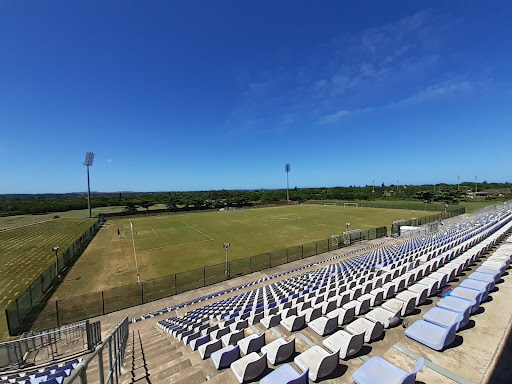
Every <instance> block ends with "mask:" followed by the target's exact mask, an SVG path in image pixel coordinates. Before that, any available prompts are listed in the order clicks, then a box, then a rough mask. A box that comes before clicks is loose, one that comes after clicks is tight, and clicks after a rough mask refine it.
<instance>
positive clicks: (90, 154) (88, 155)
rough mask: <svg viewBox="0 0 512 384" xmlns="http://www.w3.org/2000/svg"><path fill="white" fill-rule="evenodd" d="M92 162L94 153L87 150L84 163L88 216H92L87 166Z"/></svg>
mask: <svg viewBox="0 0 512 384" xmlns="http://www.w3.org/2000/svg"><path fill="white" fill-rule="evenodd" d="M93 163H94V153H93V152H87V153H86V154H85V161H84V165H85V166H86V167H87V208H89V217H91V218H92V213H91V179H90V178H89V167H92V164H93Z"/></svg>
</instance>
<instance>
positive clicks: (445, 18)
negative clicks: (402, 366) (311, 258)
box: [0, 0, 512, 193]
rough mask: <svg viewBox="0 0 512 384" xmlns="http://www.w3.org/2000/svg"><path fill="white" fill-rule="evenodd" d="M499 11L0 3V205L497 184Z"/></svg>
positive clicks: (396, 5) (506, 26)
mask: <svg viewBox="0 0 512 384" xmlns="http://www.w3.org/2000/svg"><path fill="white" fill-rule="evenodd" d="M511 18H512V3H510V2H509V1H492V2H483V1H482V2H479V1H450V2H445V1H440V2H437V1H429V2H424V1H410V0H409V1H393V2H388V1H296V0H294V1H245V0H244V1H220V0H219V1H205V0H203V1H195V0H187V1H78V0H76V1H67V0H62V1H55V0H54V1H52V0H47V1H23V0H21V1H20V0H15V1H11V0H2V1H1V2H0V180H1V181H0V193H40V192H41V193H42V192H72V191H83V190H85V189H86V173H85V172H86V171H85V167H84V166H83V165H82V162H83V159H84V156H85V152H87V151H93V152H95V153H96V161H95V164H94V166H93V167H92V168H91V179H92V189H93V190H96V191H119V190H134V191H167V190H209V189H222V188H225V189H234V188H241V189H245V188H280V187H283V186H285V185H286V175H285V172H284V164H285V163H291V173H290V185H291V186H298V187H310V186H311V187H314V186H336V185H345V186H348V185H366V184H368V185H370V184H371V183H372V180H375V183H376V184H381V183H382V182H384V183H386V184H388V183H396V181H397V180H399V183H400V184H418V183H438V182H448V183H456V182H457V175H458V174H459V175H460V176H461V180H467V181H474V178H475V176H478V179H479V180H480V181H483V180H487V181H489V182H491V181H502V182H505V181H512V177H510V171H511V167H510V159H509V157H510V146H511V142H512V140H511V139H512V129H511V127H512V126H511V122H512V116H511V112H512V107H511V106H512V71H511V70H510V68H512V50H511V49H510V46H511V43H510V37H511V36H512V23H510V20H511Z"/></svg>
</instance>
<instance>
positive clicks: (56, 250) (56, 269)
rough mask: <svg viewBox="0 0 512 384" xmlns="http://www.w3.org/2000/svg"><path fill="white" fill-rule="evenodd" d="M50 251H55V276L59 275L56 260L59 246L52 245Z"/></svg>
mask: <svg viewBox="0 0 512 384" xmlns="http://www.w3.org/2000/svg"><path fill="white" fill-rule="evenodd" d="M52 251H53V252H55V276H56V277H60V276H59V262H58V260H59V259H58V253H59V247H53V248H52Z"/></svg>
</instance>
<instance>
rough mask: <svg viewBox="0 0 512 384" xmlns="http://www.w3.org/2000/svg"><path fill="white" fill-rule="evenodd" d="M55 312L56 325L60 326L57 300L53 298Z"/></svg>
mask: <svg viewBox="0 0 512 384" xmlns="http://www.w3.org/2000/svg"><path fill="white" fill-rule="evenodd" d="M55 313H56V315H57V327H60V320H59V302H58V301H57V300H55Z"/></svg>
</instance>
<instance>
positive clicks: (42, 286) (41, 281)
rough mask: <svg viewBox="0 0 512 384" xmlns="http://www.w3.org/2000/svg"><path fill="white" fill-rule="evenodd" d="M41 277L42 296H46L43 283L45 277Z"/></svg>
mask: <svg viewBox="0 0 512 384" xmlns="http://www.w3.org/2000/svg"><path fill="white" fill-rule="evenodd" d="M39 277H40V278H41V296H43V295H44V283H43V275H42V274H41V275H39Z"/></svg>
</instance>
